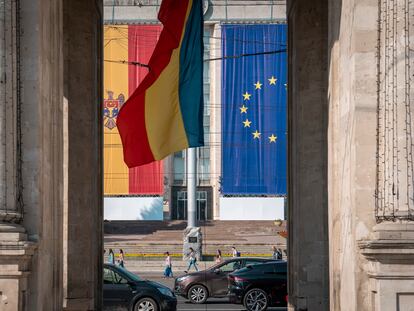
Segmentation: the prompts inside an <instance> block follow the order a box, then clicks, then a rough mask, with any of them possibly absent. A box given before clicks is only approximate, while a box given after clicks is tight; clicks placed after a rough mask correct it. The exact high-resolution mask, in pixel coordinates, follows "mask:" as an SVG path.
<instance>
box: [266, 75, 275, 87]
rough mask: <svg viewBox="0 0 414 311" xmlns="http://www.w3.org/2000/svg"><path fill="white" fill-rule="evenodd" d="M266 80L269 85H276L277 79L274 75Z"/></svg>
mask: <svg viewBox="0 0 414 311" xmlns="http://www.w3.org/2000/svg"><path fill="white" fill-rule="evenodd" d="M267 80H269V85H272V84H274V85H276V81H277V79H276V78H275V77H274V76H272V77H271V78H270V79H267Z"/></svg>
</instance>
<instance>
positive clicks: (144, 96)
mask: <svg viewBox="0 0 414 311" xmlns="http://www.w3.org/2000/svg"><path fill="white" fill-rule="evenodd" d="M201 2H202V1H201V0H163V2H162V4H161V8H160V11H159V14H158V19H159V20H160V21H161V23H162V24H163V26H164V27H163V30H162V32H161V34H160V38H159V40H158V43H157V45H156V47H155V50H154V52H153V54H152V56H151V58H150V60H149V63H148V65H149V72H148V74H147V75H146V76H145V78H144V80H143V81H142V82H141V84H140V85H139V86H138V88H137V89H136V90H135V91H134V93H133V94H132V95H131V96H130V98H129V99H128V100H127V102H126V103H125V104H124V105H123V106H122V108H121V110H120V112H119V115H118V119H117V126H118V129H119V132H120V135H121V139H122V144H123V148H124V161H125V163H126V164H127V165H128V167H136V166H140V165H143V164H146V163H150V162H153V161H155V160H161V159H163V158H164V157H166V156H167V155H169V154H172V153H174V152H176V151H179V150H183V149H186V148H190V147H198V146H203V145H204V138H203V9H202V3H201Z"/></svg>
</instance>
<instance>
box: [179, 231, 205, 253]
mask: <svg viewBox="0 0 414 311" xmlns="http://www.w3.org/2000/svg"><path fill="white" fill-rule="evenodd" d="M190 247H191V248H192V249H194V251H195V253H196V256H197V260H198V261H200V260H201V259H202V258H203V253H202V247H203V234H202V233H201V228H200V227H194V228H187V229H185V230H184V243H183V259H184V260H185V259H186V258H187V255H188V253H189V252H190Z"/></svg>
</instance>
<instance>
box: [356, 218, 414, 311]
mask: <svg viewBox="0 0 414 311" xmlns="http://www.w3.org/2000/svg"><path fill="white" fill-rule="evenodd" d="M359 247H360V249H361V253H362V255H364V256H365V258H367V259H368V261H369V264H368V265H367V269H366V270H367V271H366V272H367V273H368V276H369V278H370V280H371V282H370V283H369V285H370V286H369V295H370V296H369V297H367V299H369V300H370V304H371V307H372V309H370V310H375V311H382V310H384V311H385V310H412V307H413V306H414V293H413V288H414V265H413V262H414V223H408V222H403V223H381V224H378V225H377V226H375V228H374V231H373V233H372V234H371V236H370V239H366V240H361V241H360V242H359Z"/></svg>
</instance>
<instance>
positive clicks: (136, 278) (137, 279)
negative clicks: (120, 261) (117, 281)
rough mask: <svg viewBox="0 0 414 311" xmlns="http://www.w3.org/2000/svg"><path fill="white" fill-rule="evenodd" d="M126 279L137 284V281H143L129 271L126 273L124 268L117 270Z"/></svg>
mask: <svg viewBox="0 0 414 311" xmlns="http://www.w3.org/2000/svg"><path fill="white" fill-rule="evenodd" d="M119 269H120V270H121V271H122V272H123V273H124V274H125V275H126V276H127V277H128V278H130V279H131V280H132V281H135V282H139V281H143V279H141V278H140V277H139V276H138V275H136V274H135V273H132V272H130V271H128V270H127V269H125V268H121V267H120V268H119Z"/></svg>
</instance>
